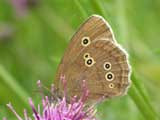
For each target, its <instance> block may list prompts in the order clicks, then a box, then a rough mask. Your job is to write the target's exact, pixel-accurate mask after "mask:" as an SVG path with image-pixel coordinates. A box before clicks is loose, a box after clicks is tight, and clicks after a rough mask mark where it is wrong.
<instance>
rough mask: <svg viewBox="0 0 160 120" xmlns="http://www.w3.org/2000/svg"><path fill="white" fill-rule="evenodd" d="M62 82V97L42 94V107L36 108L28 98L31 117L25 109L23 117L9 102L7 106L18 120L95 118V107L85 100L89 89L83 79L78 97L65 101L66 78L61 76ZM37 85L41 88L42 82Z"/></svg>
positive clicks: (80, 119)
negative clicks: (80, 93) (88, 104)
mask: <svg viewBox="0 0 160 120" xmlns="http://www.w3.org/2000/svg"><path fill="white" fill-rule="evenodd" d="M61 80H62V84H63V97H62V98H57V100H55V98H54V97H53V96H51V97H49V96H44V95H42V109H40V107H41V106H40V104H38V108H36V107H35V105H34V103H33V101H32V99H31V98H30V99H29V104H30V106H31V108H32V111H33V117H32V118H31V117H29V116H28V115H27V111H26V110H24V119H23V118H22V117H20V116H19V115H18V114H17V113H16V111H15V110H14V109H13V107H12V105H11V104H10V103H9V104H7V106H8V107H9V108H10V110H12V112H13V113H14V114H15V115H16V117H17V119H18V120H96V118H95V113H96V111H95V109H94V105H93V106H90V107H87V105H86V100H87V97H88V94H89V91H88V89H87V87H86V83H85V81H83V91H82V92H83V94H82V96H81V97H80V98H79V99H78V97H77V96H74V97H72V98H71V99H70V100H69V101H67V93H66V83H67V82H66V79H65V77H64V76H63V77H61ZM37 83H38V87H39V88H40V90H42V89H41V88H42V84H41V82H40V81H38V82H37ZM50 91H51V93H52V94H53V93H54V92H55V91H54V86H53V85H52V86H51V90H50Z"/></svg>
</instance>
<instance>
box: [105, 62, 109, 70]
mask: <svg viewBox="0 0 160 120" xmlns="http://www.w3.org/2000/svg"><path fill="white" fill-rule="evenodd" d="M103 67H104V69H105V70H110V69H111V63H110V62H105V63H104V65H103Z"/></svg>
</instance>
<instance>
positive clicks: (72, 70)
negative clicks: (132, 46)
mask: <svg viewBox="0 0 160 120" xmlns="http://www.w3.org/2000/svg"><path fill="white" fill-rule="evenodd" d="M86 36H87V37H88V38H89V39H90V41H91V44H89V45H88V46H83V45H82V44H81V41H82V39H83V37H86ZM85 53H89V54H90V56H91V57H92V58H93V59H94V61H95V63H94V65H93V66H91V67H88V66H86V59H85V60H84V54H85ZM106 61H108V62H110V63H111V65H112V69H111V70H110V71H111V72H112V73H113V74H114V80H113V81H112V82H111V81H107V80H106V79H105V74H106V72H109V71H106V70H104V68H103V64H104V62H106ZM129 70H130V69H129V65H128V62H127V56H126V54H125V52H124V51H123V50H121V49H120V47H119V46H118V45H117V43H116V42H115V41H114V36H113V33H112V30H111V28H110V27H109V25H108V24H107V23H106V22H105V21H104V19H103V18H101V17H99V16H92V17H90V18H89V19H88V20H87V21H86V22H85V23H84V24H83V25H82V26H81V27H80V29H79V30H78V32H77V33H76V34H75V35H74V36H73V38H72V40H71V43H70V45H69V47H68V49H67V51H66V52H65V55H64V57H63V59H62V61H61V63H60V65H59V67H58V72H57V76H56V80H55V84H56V86H57V87H58V88H60V89H61V88H62V87H61V82H60V80H59V79H60V75H61V74H63V75H65V76H66V79H67V88H68V94H70V96H72V95H78V96H80V95H81V92H82V90H81V83H82V80H86V82H87V86H88V88H89V91H90V96H89V98H90V99H95V100H97V99H99V98H101V97H102V96H106V97H107V98H110V97H113V96H119V95H122V94H123V93H124V92H125V91H126V88H127V87H128V85H129V80H128V79H129V72H130V71H129ZM110 83H112V87H113V85H114V88H112V89H111V88H109V86H111V84H110Z"/></svg>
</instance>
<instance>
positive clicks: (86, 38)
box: [81, 37, 91, 47]
mask: <svg viewBox="0 0 160 120" xmlns="http://www.w3.org/2000/svg"><path fill="white" fill-rule="evenodd" d="M90 43H91V41H90V39H89V37H83V38H82V41H81V44H82V45H83V46H85V47H86V46H88V45H89V44H90Z"/></svg>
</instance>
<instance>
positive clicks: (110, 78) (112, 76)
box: [105, 72, 114, 81]
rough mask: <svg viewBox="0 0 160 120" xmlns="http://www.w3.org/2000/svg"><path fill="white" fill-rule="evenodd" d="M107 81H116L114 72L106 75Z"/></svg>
mask: <svg viewBox="0 0 160 120" xmlns="http://www.w3.org/2000/svg"><path fill="white" fill-rule="evenodd" d="M105 78H106V80H107V81H112V80H113V79H114V74H113V73H112V72H108V73H106V75H105Z"/></svg>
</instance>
